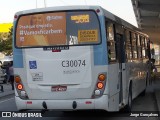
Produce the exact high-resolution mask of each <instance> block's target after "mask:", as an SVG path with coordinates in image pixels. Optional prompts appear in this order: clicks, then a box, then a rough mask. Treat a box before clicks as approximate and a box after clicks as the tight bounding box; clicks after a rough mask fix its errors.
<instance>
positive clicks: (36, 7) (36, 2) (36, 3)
mask: <svg viewBox="0 0 160 120" xmlns="http://www.w3.org/2000/svg"><path fill="white" fill-rule="evenodd" d="M36 8H37V0H36Z"/></svg>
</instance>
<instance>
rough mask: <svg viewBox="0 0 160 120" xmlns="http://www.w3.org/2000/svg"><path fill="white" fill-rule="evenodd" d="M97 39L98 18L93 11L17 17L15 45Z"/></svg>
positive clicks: (56, 43) (57, 44) (92, 42)
mask: <svg viewBox="0 0 160 120" xmlns="http://www.w3.org/2000/svg"><path fill="white" fill-rule="evenodd" d="M99 42H100V28H99V21H98V17H97V15H96V13H95V12H93V11H74V12H54V13H42V14H32V15H24V16H20V18H19V19H18V23H17V27H16V46H17V47H40V46H42V47H49V46H50V48H51V47H52V46H54V47H57V46H67V45H69V46H70V45H81V44H83V45H84V44H97V43H99ZM50 48H49V49H50ZM51 49H55V48H51ZM45 50H48V48H45Z"/></svg>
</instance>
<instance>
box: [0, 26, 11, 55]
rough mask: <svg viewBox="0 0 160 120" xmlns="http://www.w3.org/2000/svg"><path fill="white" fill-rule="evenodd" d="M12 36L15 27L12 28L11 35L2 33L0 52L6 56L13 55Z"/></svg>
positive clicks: (0, 34) (0, 36)
mask: <svg viewBox="0 0 160 120" xmlns="http://www.w3.org/2000/svg"><path fill="white" fill-rule="evenodd" d="M12 35H13V27H11V28H10V31H9V33H0V52H3V53H5V54H6V55H10V54H12Z"/></svg>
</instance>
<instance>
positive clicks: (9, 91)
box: [0, 83, 14, 98]
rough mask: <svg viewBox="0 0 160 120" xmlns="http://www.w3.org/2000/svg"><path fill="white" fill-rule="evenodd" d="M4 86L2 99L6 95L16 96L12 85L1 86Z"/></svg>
mask: <svg viewBox="0 0 160 120" xmlns="http://www.w3.org/2000/svg"><path fill="white" fill-rule="evenodd" d="M0 85H3V91H4V92H2V91H0V98H1V97H4V96H6V95H10V94H14V90H12V87H11V84H10V83H9V84H0Z"/></svg>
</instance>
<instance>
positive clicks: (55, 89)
mask: <svg viewBox="0 0 160 120" xmlns="http://www.w3.org/2000/svg"><path fill="white" fill-rule="evenodd" d="M66 90H67V86H60V85H58V86H52V87H51V91H52V92H56V91H57V92H60V91H66Z"/></svg>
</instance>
